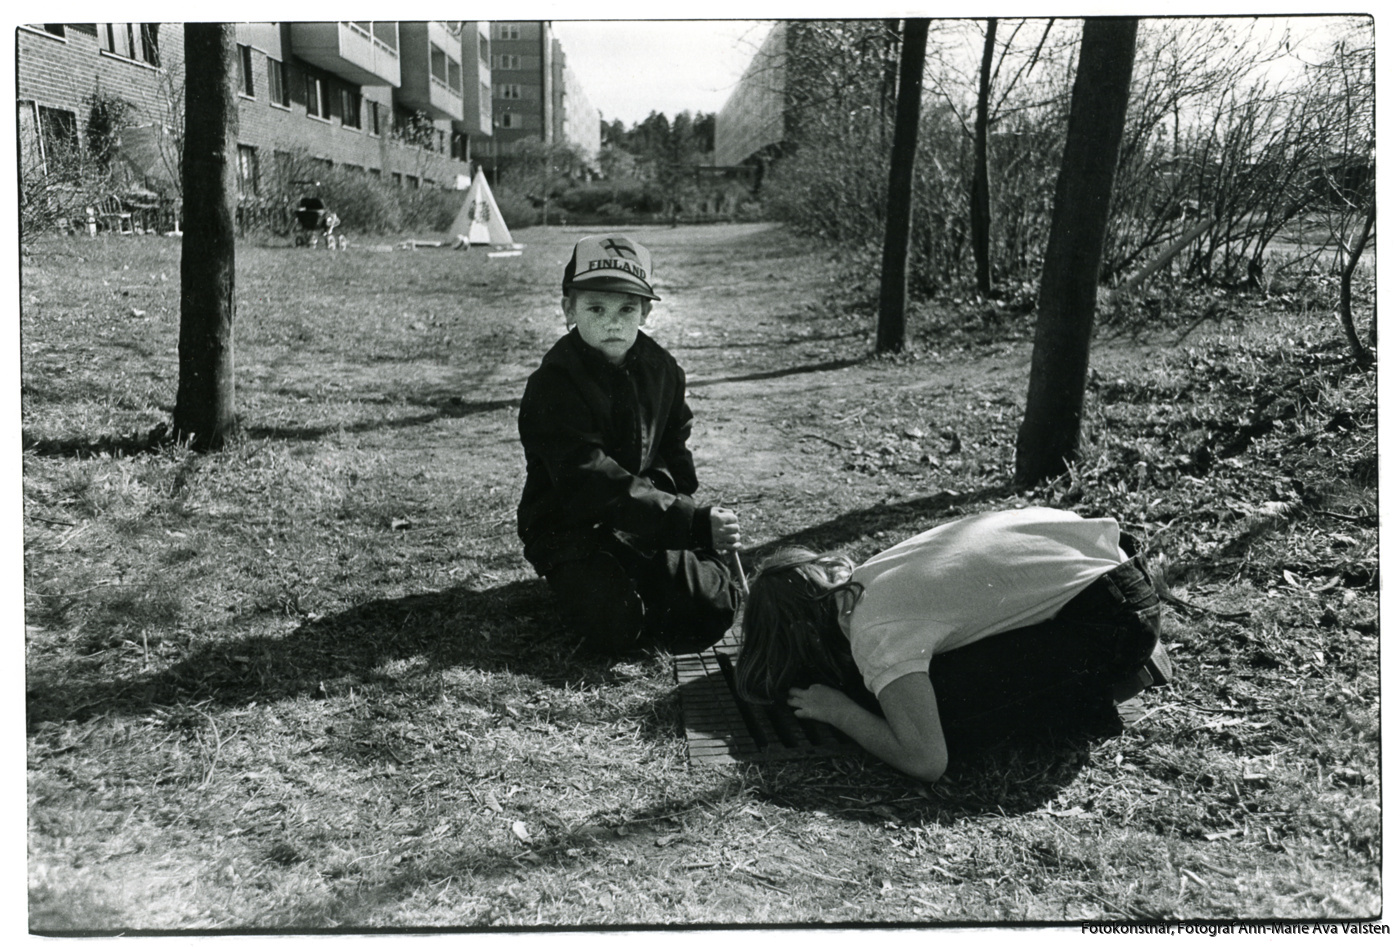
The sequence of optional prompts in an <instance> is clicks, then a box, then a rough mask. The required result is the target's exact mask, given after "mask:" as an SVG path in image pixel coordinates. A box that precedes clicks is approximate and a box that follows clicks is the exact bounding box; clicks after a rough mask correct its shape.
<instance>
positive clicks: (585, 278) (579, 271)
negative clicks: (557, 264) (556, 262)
mask: <svg viewBox="0 0 1400 947" xmlns="http://www.w3.org/2000/svg"><path fill="white" fill-rule="evenodd" d="M564 289H565V291H566V292H567V291H568V290H569V289H595V290H600V291H602V292H607V293H632V294H633V295H636V296H645V297H646V298H647V299H660V298H661V297H660V296H658V295H656V293H655V292H653V291H652V288H651V251H650V250H648V249H647V248H646V247H644V246H642V245H641V244H639V243H637V242H636V241H635V240H631V239H629V238H627V237H624V236H622V235H621V234H615V233H610V234H604V235H602V236H600V237H584V238H583V239H582V240H580V241H579V242H578V243H576V244H574V253H573V256H572V257H570V258H569V263H568V265H567V266H565V267H564Z"/></svg>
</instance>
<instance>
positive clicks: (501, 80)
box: [491, 20, 600, 161]
mask: <svg viewBox="0 0 1400 947" xmlns="http://www.w3.org/2000/svg"><path fill="white" fill-rule="evenodd" d="M491 77H492V82H493V83H494V86H493V90H492V111H493V118H494V124H495V128H494V135H493V136H492V140H493V143H494V145H495V147H496V148H497V150H498V152H499V154H501V155H506V154H509V152H510V149H511V148H512V146H514V145H515V144H516V143H517V142H520V141H525V140H531V141H542V142H546V143H554V142H569V143H572V144H576V145H578V146H579V147H580V148H581V149H582V150H583V152H584V154H585V155H586V156H587V157H588V159H589V160H590V161H594V160H596V159H597V155H598V148H599V146H600V141H599V126H598V110H597V109H595V108H593V107H592V106H591V105H590V104H589V102H588V97H587V96H586V95H585V94H584V92H583V88H582V86H581V85H580V84H579V83H578V81H577V79H576V78H575V76H574V74H573V71H572V70H571V69H569V68H568V65H567V60H566V55H565V52H564V48H563V46H562V45H561V44H560V42H559V40H558V39H556V38H555V37H554V33H553V30H552V29H551V27H550V24H549V22H548V21H545V22H540V21H530V20H504V21H495V22H493V23H492V24H491Z"/></svg>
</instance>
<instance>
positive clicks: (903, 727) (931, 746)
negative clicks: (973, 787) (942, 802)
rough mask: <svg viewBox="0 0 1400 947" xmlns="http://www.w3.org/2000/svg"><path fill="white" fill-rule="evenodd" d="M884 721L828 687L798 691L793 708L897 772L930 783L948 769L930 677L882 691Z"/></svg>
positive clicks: (898, 681)
mask: <svg viewBox="0 0 1400 947" xmlns="http://www.w3.org/2000/svg"><path fill="white" fill-rule="evenodd" d="M879 698H880V709H881V710H882V711H884V714H885V716H884V718H883V719H881V718H880V716H879V715H877V714H873V713H871V712H870V711H868V710H866V709H865V708H864V707H862V706H860V704H857V703H856V702H855V701H854V700H852V699H851V698H849V697H847V696H846V695H845V694H843V693H841V691H839V690H836V689H835V688H832V687H827V686H826V685H824V684H814V685H812V686H811V687H807V688H802V687H794V688H793V689H792V690H791V691H790V692H789V696H788V704H790V705H791V706H792V707H793V708H794V712H795V713H796V715H797V716H798V717H801V718H806V719H810V720H820V721H822V722H824V723H829V724H831V725H832V726H833V727H835V728H836V729H838V730H840V731H841V732H842V733H845V734H846V735H847V736H849V737H850V738H851V739H853V740H855V741H856V742H857V743H859V744H860V745H861V746H863V747H865V749H867V750H869V751H870V752H871V753H874V754H875V755H876V756H878V757H879V758H880V759H882V760H884V761H885V762H886V763H889V764H890V765H891V766H893V767H895V768H897V769H900V770H903V771H904V772H906V773H908V774H909V775H910V776H914V777H916V778H918V779H922V780H926V781H927V782H936V781H938V780H939V779H941V778H942V776H943V772H944V770H946V769H947V768H948V746H947V743H946V742H945V740H944V738H943V725H942V724H941V723H940V722H939V719H938V702H937V701H936V700H935V699H934V696H933V682H932V681H930V680H929V677H928V674H927V673H926V672H916V673H913V674H906V675H904V676H903V677H898V678H895V679H894V680H893V681H891V682H890V683H889V684H887V685H886V686H885V688H884V689H883V690H881V691H880V695H879Z"/></svg>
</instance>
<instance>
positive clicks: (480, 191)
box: [447, 168, 515, 247]
mask: <svg viewBox="0 0 1400 947" xmlns="http://www.w3.org/2000/svg"><path fill="white" fill-rule="evenodd" d="M447 232H448V233H449V234H452V235H454V236H455V237H456V238H457V243H456V245H457V246H459V247H468V246H471V245H473V244H492V245H496V246H501V245H503V246H508V247H513V246H515V241H514V240H512V239H511V236H510V228H508V227H507V226H506V222H505V219H504V218H503V217H501V210H500V208H499V207H497V206H496V198H494V197H492V196H491V186H490V185H489V184H487V183H486V175H485V174H483V173H482V171H481V169H480V168H477V169H476V176H475V177H473V178H472V184H471V187H469V188H467V199H466V200H465V201H463V202H462V209H461V210H459V211H458V212H457V217H456V219H455V220H453V221H452V228H451V229H450V230H448V231H447Z"/></svg>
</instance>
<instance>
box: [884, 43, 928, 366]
mask: <svg viewBox="0 0 1400 947" xmlns="http://www.w3.org/2000/svg"><path fill="white" fill-rule="evenodd" d="M928 24H929V21H928V18H923V19H913V20H905V21H904V43H903V48H902V49H901V50H900V56H899V96H898V100H897V102H896V103H895V115H894V144H893V146H891V149H890V188H889V195H888V198H887V200H886V214H885V257H884V265H883V268H882V270H881V274H880V320H879V324H878V326H877V327H876V332H875V351H877V352H898V351H900V350H902V349H903V348H904V335H905V328H904V327H905V321H904V303H905V296H906V294H907V291H908V281H909V279H908V272H909V222H910V205H911V204H912V203H913V196H914V153H915V151H917V150H918V147H919V99H920V98H921V97H922V95H923V89H924V51H925V47H926V46H927V45H928Z"/></svg>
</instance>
